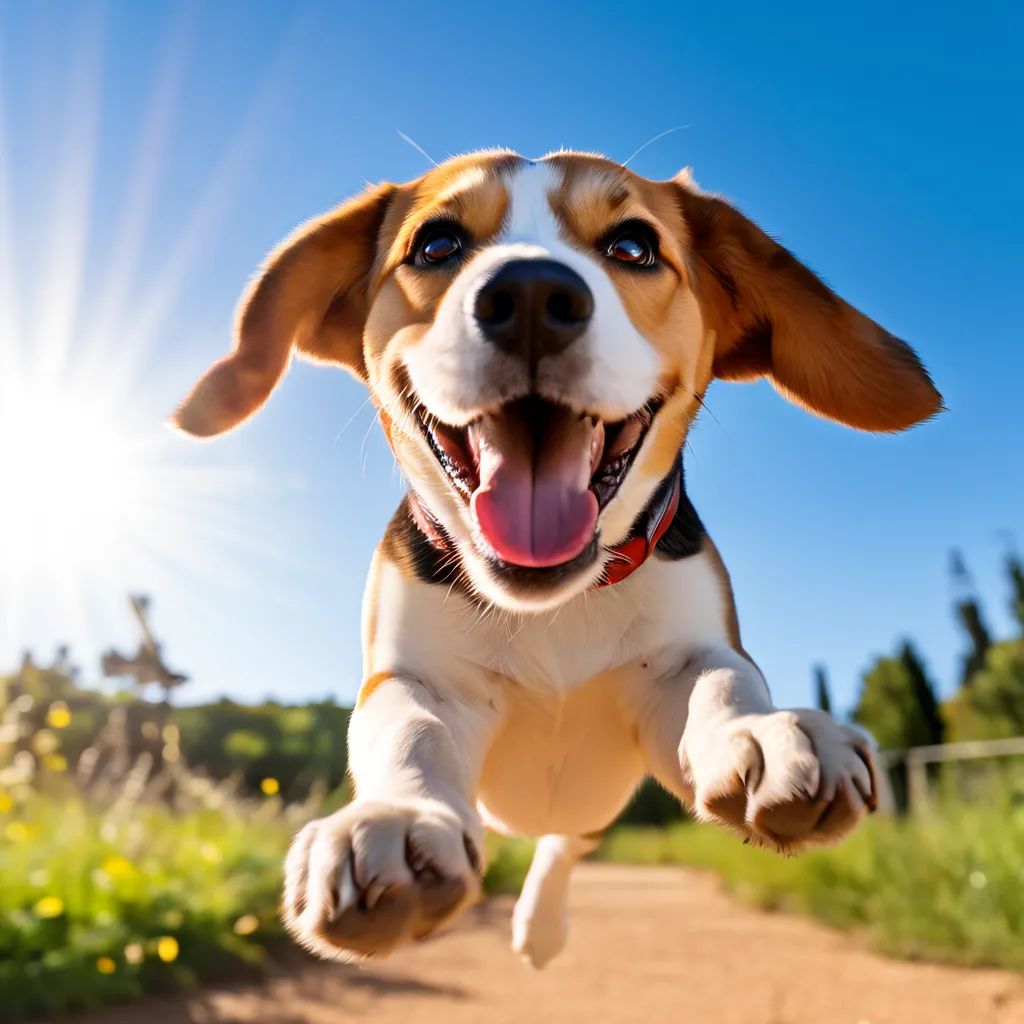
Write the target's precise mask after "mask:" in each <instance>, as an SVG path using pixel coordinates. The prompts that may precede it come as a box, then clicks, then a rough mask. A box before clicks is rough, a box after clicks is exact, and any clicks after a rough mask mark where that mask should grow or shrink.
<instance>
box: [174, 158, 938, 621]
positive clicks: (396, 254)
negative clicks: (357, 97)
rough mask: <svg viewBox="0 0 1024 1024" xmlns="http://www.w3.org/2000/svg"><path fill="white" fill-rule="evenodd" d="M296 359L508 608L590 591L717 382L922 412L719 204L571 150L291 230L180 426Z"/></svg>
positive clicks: (909, 390)
mask: <svg viewBox="0 0 1024 1024" xmlns="http://www.w3.org/2000/svg"><path fill="white" fill-rule="evenodd" d="M293 352H294V353H295V354H297V355H299V356H302V357H305V358H308V359H311V360H313V361H316V362H321V363H333V364H336V365H340V366H343V367H345V368H346V369H348V370H349V371H351V372H352V373H353V374H355V375H356V376H357V377H358V378H359V379H360V380H362V381H363V382H364V383H365V384H366V385H367V387H369V389H370V391H371V394H372V396H373V399H374V401H375V403H376V404H377V406H378V408H379V410H380V414H381V421H382V423H383V424H384V428H385V430H386V432H387V435H388V440H389V442H390V444H391V447H392V449H393V451H394V453H395V456H396V458H397V459H398V462H399V464H400V465H401V467H402V470H403V471H404V472H405V474H406V475H407V477H408V479H409V480H410V481H411V483H412V486H413V488H414V490H415V491H416V493H417V494H418V495H419V496H420V498H421V500H422V503H423V504H424V505H425V506H426V507H427V508H429V510H430V512H431V513H432V515H433V516H434V517H435V518H436V520H437V521H438V522H439V523H440V524H441V526H442V527H443V529H444V531H445V533H446V534H447V535H448V537H449V538H450V539H451V542H452V543H453V544H454V546H455V547H456V548H457V553H458V557H459V558H460V559H461V562H462V568H463V570H464V572H465V574H466V575H467V576H468V578H469V580H470V581H471V583H472V584H473V586H475V588H476V589H477V591H478V592H479V593H480V594H481V595H482V596H484V597H485V598H487V599H489V600H492V601H494V602H496V603H499V604H501V605H503V606H505V607H511V608H519V609H523V608H540V607H550V606H552V605H555V604H558V603H561V602H562V601H565V600H567V599H568V598H570V597H571V596H573V595H575V594H577V593H579V592H580V591H582V590H584V589H586V588H587V587H589V586H591V585H593V584H594V583H595V582H597V581H598V580H599V579H600V577H601V575H602V573H603V571H604V569H605V566H606V563H607V561H608V559H609V558H610V557H613V556H612V554H611V549H612V548H613V547H614V546H615V545H616V544H618V543H620V542H621V541H622V540H623V539H624V538H625V537H626V536H627V534H628V533H629V531H630V529H631V527H632V525H633V523H634V522H635V520H636V518H637V516H638V515H639V513H640V512H641V511H642V510H643V509H644V507H645V505H646V504H647V503H648V502H649V501H650V500H651V497H652V495H653V494H654V492H655V490H656V489H657V487H658V485H659V483H660V482H661V481H662V480H663V479H664V478H665V477H666V475H667V474H668V473H669V472H670V471H671V470H672V467H673V464H674V460H675V458H676V455H677V453H678V452H679V450H680V448H681V446H682V444H683V442H684V440H685V437H686V432H687V429H688V428H689V425H690V423H691V422H692V420H693V418H694V415H695V413H696V411H697V408H698V406H699V405H700V403H701V398H702V396H703V395H704V392H705V390H706V389H707V387H708V384H709V383H710V382H711V380H712V378H713V377H719V378H722V379H725V380H753V379H755V378H758V377H768V378H769V379H770V380H771V381H772V382H773V384H774V385H775V386H776V388H778V390H779V391H780V392H782V394H783V395H785V396H786V397H787V398H789V399H790V400H791V401H793V402H796V403H798V404H799V405H802V406H803V407H804V408H806V409H808V410H810V411H811V412H814V413H817V414H818V415H819V416H823V417H826V418H828V419H832V420H836V421H838V422H841V423H845V424H848V425H849V426H852V427H857V428H859V429H861V430H871V431H895V430H902V429H904V428H906V427H909V426H911V425H913V424H915V423H918V422H920V421H921V420H923V419H926V418H927V417H929V416H931V415H932V414H933V413H935V412H936V411H938V410H939V409H940V407H941V398H940V396H939V394H938V392H937V391H936V390H935V388H934V387H933V386H932V383H931V381H930V379H929V377H928V374H927V373H926V372H925V370H924V369H923V367H922V366H921V364H920V363H919V361H918V359H917V357H916V356H915V355H914V353H913V351H912V350H911V349H910V348H909V347H908V346H907V345H906V344H904V342H902V341H900V340H899V339H897V338H895V337H893V336H892V335H891V334H888V333H887V332H886V331H884V330H883V329H882V328H881V327H879V326H878V325H877V324H876V323H874V322H873V321H871V320H869V319H868V318H867V317H866V316H864V315H863V314H861V313H859V312H858V311H857V310H855V309H853V308H852V307H851V306H850V305H848V304H847V303H846V302H844V301H843V300H842V299H840V298H839V297H838V296H836V295H835V294H834V293H833V292H832V291H831V290H830V289H829V288H828V287H827V286H826V285H825V284H824V283H823V282H822V281H821V280H819V279H818V278H817V277H816V276H815V275H814V274H813V273H811V271H809V270H808V269H807V268H806V267H805V266H804V265H803V264H801V263H800V262H798V261H797V260H796V259H795V258H794V257H793V256H792V255H791V254H790V253H789V252H787V251H786V250H785V249H784V248H782V246H780V245H779V244H777V243H776V242H774V241H773V240H772V239H771V238H769V237H768V235H766V234H765V233H764V232H763V231H762V230H761V229H760V228H758V227H757V226H756V225H755V224H753V223H752V222H751V221H749V220H748V219H747V218H745V217H744V216H743V215H742V214H741V213H739V212H738V211H737V210H735V209H734V208H733V207H732V206H730V205H728V204H727V203H725V202H724V201H723V200H721V199H719V198H716V197H714V196H711V195H706V194H703V193H701V192H700V191H699V190H698V189H697V188H696V186H695V185H694V184H693V183H692V182H691V181H690V180H689V178H688V177H687V176H686V175H685V174H684V175H680V176H679V177H677V178H676V179H674V180H672V181H664V182H654V181H648V180H647V179H645V178H642V177H640V176H639V175H636V174H634V173H633V172H631V171H629V170H627V169H625V168H623V167H621V166H620V165H618V164H616V163H613V162H612V161H609V160H606V159H603V158H601V157H597V156H591V155H585V154H579V153H557V154H554V155H552V156H548V157H546V158H544V159H543V160H538V161H531V160H525V159H523V158H521V157H519V156H516V155H515V154H513V153H508V152H489V153H480V154H474V155H470V156H464V157H459V158H456V159H453V160H450V161H448V162H447V163H445V164H442V165H441V166H439V167H437V168H436V169H434V170H432V171H431V172H430V173H429V174H426V175H424V176H423V177H422V178H420V179H418V180H417V181H414V182H411V183H409V184H407V185H390V184H387V185H380V186H377V187H375V188H371V189H370V190H369V191H367V192H366V193H364V194H363V195H361V196H359V197H357V198H355V199H353V200H351V201H349V202H347V203H345V204H343V205H342V206H340V207H339V208H338V209H336V210H335V211H333V212H332V213H329V214H327V215H326V216H324V217H321V218H320V219H318V220H315V221H313V222H311V223H309V224H306V225H304V226H303V227H301V228H300V229H299V230H298V231H297V232H296V233H295V234H293V235H292V236H291V237H290V238H289V239H287V240H286V241H285V242H284V243H283V244H282V245H281V247H280V248H278V249H277V251H276V252H274V253H273V254H272V255H271V257H270V258H269V260H268V261H267V263H266V265H265V267H264V269H263V271H262V273H261V274H260V275H259V276H258V278H257V279H256V280H255V282H254V283H253V285H252V286H251V287H250V289H249V290H248V293H247V294H246V296H245V297H244V299H243V302H242V304H241V309H240V314H239V317H238V326H237V332H236V343H235V349H234V351H233V352H232V353H231V354H230V355H229V356H227V357H226V358H225V359H223V360H221V361H220V362H219V363H217V364H216V365H215V366H213V367H212V368H211V369H210V371H209V372H208V373H207V374H206V375H205V376H204V377H203V379H202V380H201V381H200V382H199V384H198V385H196V387H195V389H194V390H193V391H192V393H191V394H190V395H189V397H188V398H187V399H186V400H185V402H184V403H183V404H182V406H181V407H180V408H179V409H178V411H177V413H176V416H175V424H176V425H177V426H178V427H179V428H180V429H182V430H184V431H185V432H187V433H189V434H193V435H196V436H199V437H210V436H213V435H215V434H220V433H223V432H224V431H227V430H231V429H232V428H233V427H236V426H238V425H239V424H240V423H242V422H243V421H244V420H246V419H247V418H248V417H250V416H251V415H253V413H255V412H256V411H257V410H258V409H259V408H260V407H261V406H262V405H263V404H264V402H265V401H266V400H267V397H268V396H269V395H270V393H271V391H272V390H273V389H274V387H275V386H276V385H277V383H278V381H279V380H280V379H281V377H282V375H283V374H284V372H285V370H286V369H287V367H288V364H289V361H290V359H291V356H292V353H293Z"/></svg>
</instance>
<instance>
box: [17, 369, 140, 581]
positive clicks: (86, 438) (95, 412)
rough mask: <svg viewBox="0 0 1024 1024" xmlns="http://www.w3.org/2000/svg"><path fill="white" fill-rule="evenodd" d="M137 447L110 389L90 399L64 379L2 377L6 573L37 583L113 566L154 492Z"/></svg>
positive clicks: (131, 535)
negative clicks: (12, 379)
mask: <svg viewBox="0 0 1024 1024" xmlns="http://www.w3.org/2000/svg"><path fill="white" fill-rule="evenodd" d="M83 390H84V389H83ZM104 398H106V399H108V400H106V401H105V400H103V399H104ZM145 447H146V446H145V445H144V444H143V443H142V442H141V441H139V440H138V439H133V437H132V435H131V431H130V430H129V428H128V426H127V424H126V423H124V422H119V419H118V415H117V410H116V409H115V408H112V407H111V404H110V402H109V396H95V397H92V398H90V396H88V395H87V394H84V393H76V389H75V388H74V387H73V386H71V385H69V384H68V383H67V382H66V381H65V382H53V381H50V382H32V381H29V380H22V381H16V382H9V383H7V386H5V387H4V388H3V401H2V403H0V472H2V474H3V478H4V483H5V486H4V488H3V491H4V495H5V497H4V498H3V499H2V500H0V565H3V566H4V569H5V572H9V573H12V574H15V575H17V576H22V577H27V576H33V577H35V582H36V583H37V584H40V583H42V584H45V582H46V581H47V580H54V579H59V578H61V577H63V578H64V579H67V578H74V577H79V576H82V575H92V574H95V573H100V572H103V571H104V570H106V569H110V568H112V562H114V561H115V560H116V559H117V558H118V556H119V553H120V552H121V551H122V550H123V549H124V547H125V542H126V541H130V540H131V539H132V537H133V536H137V535H138V533H139V530H140V528H141V527H142V525H143V523H142V518H143V516H144V513H145V510H146V508H147V507H148V506H149V505H151V504H152V502H153V500H154V498H155V492H154V482H153V481H152V479H150V476H151V474H150V473H149V472H148V466H147V461H146V459H145Z"/></svg>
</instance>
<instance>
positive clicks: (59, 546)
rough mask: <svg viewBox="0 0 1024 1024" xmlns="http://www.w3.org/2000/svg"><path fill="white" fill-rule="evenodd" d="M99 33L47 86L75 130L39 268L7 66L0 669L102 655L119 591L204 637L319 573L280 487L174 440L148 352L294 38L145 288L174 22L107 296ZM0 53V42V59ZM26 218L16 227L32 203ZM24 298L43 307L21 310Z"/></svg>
mask: <svg viewBox="0 0 1024 1024" xmlns="http://www.w3.org/2000/svg"><path fill="white" fill-rule="evenodd" d="M88 27H89V32H88V33H86V36H85V38H84V40H82V39H81V38H80V35H79V37H76V38H77V41H76V43H75V45H76V47H78V49H77V50H76V54H77V56H76V59H75V60H74V61H73V62H72V63H73V67H74V70H73V72H72V73H71V74H70V75H69V76H68V77H67V79H66V80H63V79H61V78H60V76H53V75H45V76H42V78H41V81H42V83H43V85H41V86H40V88H41V89H46V88H50V87H53V83H54V82H57V83H62V84H66V85H68V86H69V87H70V88H71V89H72V90H73V95H72V96H71V98H70V101H69V102H68V103H67V111H68V112H69V115H68V116H69V117H70V118H71V123H70V125H69V132H68V135H67V137H66V138H65V139H63V140H62V139H61V138H59V137H58V139H57V149H56V152H57V153H59V154H61V156H62V158H61V160H60V161H55V160H54V153H51V152H49V151H47V152H46V153H45V158H46V159H47V160H48V161H49V162H50V165H51V166H57V167H58V170H57V171H56V172H55V174H54V176H53V177H47V176H45V175H40V177H39V189H38V191H39V193H40V196H41V200H40V202H41V206H40V209H41V210H45V211H49V212H50V213H51V214H52V218H53V223H52V225H51V234H52V237H50V238H49V239H48V243H49V244H48V245H44V246H43V248H42V251H41V252H40V253H39V254H38V256H36V253H35V252H34V251H33V249H32V247H31V245H29V246H26V250H25V251H27V252H29V253H31V258H30V259H29V260H25V259H24V255H23V253H22V252H19V249H20V248H21V247H20V244H19V241H20V240H19V238H18V231H17V230H16V225H15V224H14V223H13V221H12V218H11V216H10V215H11V213H12V212H13V210H12V202H13V200H12V198H11V196H12V189H11V184H10V181H9V178H8V175H9V171H10V164H9V152H10V151H9V149H8V146H9V144H10V141H11V140H10V139H9V137H8V135H9V133H10V131H11V124H10V122H9V121H8V120H7V118H5V116H4V115H5V109H6V108H5V102H9V93H8V92H7V91H6V90H5V88H4V86H5V78H4V75H3V72H4V66H3V64H2V63H0V667H2V666H3V665H6V664H10V663H12V662H14V661H16V659H17V658H18V657H19V654H20V650H21V647H22V645H25V644H31V645H34V646H37V647H43V648H46V647H47V646H48V645H49V646H52V644H54V643H56V642H57V641H67V642H70V643H71V644H72V645H73V646H74V647H75V648H76V649H78V650H80V651H83V652H84V653H85V656H86V657H87V658H88V657H89V656H90V654H92V655H95V653H96V652H97V651H98V646H99V645H100V644H102V643H106V642H108V641H109V640H110V638H111V636H116V635H117V632H116V630H117V622H118V621H119V619H120V616H121V605H122V602H123V597H124V593H125V592H126V591H137V590H142V591H148V590H151V589H154V588H155V589H156V590H157V592H159V593H160V595H161V598H162V600H164V601H166V602H167V604H168V606H171V607H175V608H176V609H177V610H178V614H179V617H182V616H183V617H188V616H190V615H193V614H194V615H196V616H198V618H197V620H196V621H197V626H198V628H199V629H200V632H201V627H202V625H203V621H204V619H203V615H206V616H207V618H206V620H205V621H207V622H208V621H210V616H212V615H214V614H216V613H217V611H218V602H220V601H222V600H223V597H224V595H225V594H230V593H246V594H252V593H261V594H262V596H263V597H264V598H266V599H267V600H268V603H269V604H271V605H273V604H274V603H278V604H280V605H281V606H282V607H283V606H284V605H285V603H286V601H287V599H286V597H285V596H284V595H283V594H282V593H279V592H277V591H275V590H274V589H273V588H272V587H271V585H270V584H267V583H263V582H261V581H262V580H263V579H265V578H266V576H265V574H264V573H263V572H262V569H264V568H265V567H266V566H267V565H269V564H272V565H273V566H274V568H275V569H277V570H284V571H287V572H294V573H301V574H303V575H304V576H306V577H312V576H315V575H318V574H320V573H322V572H323V568H322V567H321V566H318V565H309V564H305V563H304V562H303V561H301V560H299V559H298V558H297V557H295V554H294V551H293V549H291V548H289V547H288V546H287V543H285V544H282V540H281V538H280V537H279V536H275V537H271V536H270V532H271V527H270V525H269V524H268V522H267V520H266V519H260V517H259V516H256V515H254V510H257V509H264V508H266V507H267V503H268V498H272V497H273V496H275V495H278V494H280V491H281V481H279V480H276V479H275V480H273V481H271V480H269V479H266V478H263V477H261V475H260V474H259V473H257V472H256V471H255V470H253V469H251V468H247V467H246V465H245V464H244V463H240V461H239V456H238V455H237V453H236V454H235V455H234V457H233V458H232V457H230V456H225V457H223V458H221V457H220V456H219V455H216V456H214V459H213V460H211V453H210V450H209V449H200V448H199V447H198V446H196V447H192V446H189V445H188V444H186V443H185V442H184V441H182V440H181V439H180V438H179V437H177V436H175V435H172V434H171V433H170V432H169V431H167V430H166V429H165V427H164V425H163V413H164V411H165V410H166V409H169V408H170V406H171V402H170V400H169V398H168V396H167V395H166V394H164V393H162V391H161V380H162V377H161V374H160V373H159V372H154V362H156V357H155V352H154V346H155V344H156V343H157V342H158V341H160V340H162V338H163V336H164V332H165V330H166V327H167V324H168V322H169V315H168V314H169V312H170V311H171V310H172V307H173V306H174V305H175V303H176V301H177V299H178V297H179V296H180V294H181V291H182V289H183V288H184V287H185V286H186V284H187V281H188V275H189V274H190V273H194V272H195V266H196V265H197V263H201V260H200V259H199V257H200V256H201V255H202V249H203V247H204V246H205V245H206V243H207V240H208V239H209V238H210V236H211V233H212V232H213V231H214V230H216V227H217V225H218V224H219V223H220V220H221V219H222V218H223V216H224V215H225V213H226V212H227V211H228V210H229V209H230V202H231V199H232V196H233V193H235V192H237V189H238V186H239V182H240V181H242V180H243V179H244V177H245V175H246V172H247V169H248V167H249V166H250V164H251V163H252V161H253V158H254V156H255V154H256V152H257V146H258V145H259V144H260V142H261V141H262V137H263V135H264V129H265V127H266V121H267V117H268V115H269V111H270V107H271V104H272V103H273V102H274V101H275V100H276V99H277V98H278V97H279V95H280V94H281V92H282V89H281V86H282V84H283V82H282V79H283V75H282V73H283V71H284V69H285V67H286V65H287V63H288V61H289V60H290V59H291V58H292V57H293V56H294V55H295V54H296V53H297V50H296V47H295V40H296V36H295V35H294V33H293V34H291V35H289V36H288V37H286V39H285V40H284V42H283V43H282V45H281V47H280V48H279V51H278V57H277V59H276V60H275V62H274V63H273V64H272V66H271V68H270V69H269V71H268V73H267V74H266V75H265V76H264V79H263V83H262V87H261V88H260V89H259V90H258V91H257V94H256V96H255V98H254V99H253V101H252V103H251V104H250V106H249V111H248V115H247V117H246V118H245V119H244V122H243V124H242V126H241V128H240V129H239V131H238V133H237V135H236V136H235V138H234V139H233V140H231V141H230V142H229V143H228V145H227V147H226V149H225V151H224V152H223V154H222V155H221V157H220V160H219V162H218V164H217V167H216V169H215V172H214V174H213V176H212V179H211V180H210V182H209V184H208V185H207V186H206V187H205V189H204V190H203V191H202V193H201V195H200V196H199V198H198V202H197V204H196V205H195V206H194V208H193V213H192V215H191V217H190V218H189V219H188V220H187V221H186V223H185V225H184V227H183V228H182V229H181V230H180V231H179V232H178V234H177V236H176V237H175V239H174V240H173V242H172V245H171V247H170V254H169V256H168V258H167V260H166V261H165V264H164V268H163V273H162V274H160V275H159V276H158V278H157V279H156V281H155V283H154V284H153V285H152V286H150V287H145V288H144V287H141V283H140V282H139V280H138V268H139V266H140V263H141V256H142V254H143V248H142V247H143V246H144V245H145V244H146V236H147V232H148V225H149V224H150V223H151V221H152V218H153V216H154V214H155V209H156V204H157V203H158V201H159V188H158V186H159V183H160V180H161V174H162V171H163V166H164V164H165V161H166V158H167V154H168V152H169V140H170V128H171V124H172V121H173V115H174V109H175V104H176V97H177V84H178V82H179V81H180V80H181V77H182V75H183V73H184V72H183V68H184V60H185V56H186V45H185V44H186V41H187V34H186V32H185V29H184V28H183V27H181V24H179V25H178V30H177V32H176V33H172V38H171V39H170V40H169V42H168V43H167V44H166V45H165V47H164V48H163V51H162V52H163V56H162V58H161V60H160V61H159V62H158V70H157V72H156V76H155V79H154V87H153V92H152V98H151V100H150V102H149V104H148V120H147V127H146V128H145V129H143V131H142V133H141V139H140V143H139V146H138V149H137V159H136V160H135V161H134V163H133V166H132V168H131V170H130V172H129V175H128V180H127V182H126V186H127V187H126V188H125V190H124V191H125V197H126V198H125V204H124V207H123V214H122V217H121V218H120V220H119V221H118V220H117V219H116V218H115V223H117V224H118V225H119V226H118V231H117V233H116V236H115V238H114V239H113V245H112V248H111V251H112V253H113V258H112V259H111V260H110V263H109V265H108V267H107V270H106V274H105V276H102V277H101V280H100V282H99V288H98V289H97V287H96V286H95V283H94V281H93V279H92V276H91V275H92V274H93V271H92V270H91V268H88V267H87V266H86V265H85V254H86V252H87V251H88V246H89V244H90V241H91V240H92V236H93V233H95V232H98V231H100V230H102V226H101V225H99V224H97V223H92V222H91V208H92V204H91V200H92V195H91V192H92V176H93V167H94V164H95V161H96V158H97V148H98V142H99V135H98V130H99V110H100V98H101V97H100V78H99V66H100V65H99V61H100V57H101V56H102V49H103V46H102V44H103V40H104V32H103V23H102V22H99V21H91V22H89V25H88ZM2 42H3V40H2V39H0V43H2ZM3 54H4V50H3V49H2V47H0V61H2V59H3ZM60 99H61V97H56V102H55V97H53V96H49V95H46V96H44V97H43V100H45V102H43V103H42V104H41V106H42V110H41V111H40V113H42V114H44V115H45V118H44V119H38V120H39V122H40V123H43V121H45V123H54V122H57V123H59V119H55V118H54V117H53V116H52V115H53V109H52V108H56V107H58V106H59V101H60ZM33 184H35V183H33ZM17 212H18V214H19V219H20V218H21V217H22V213H21V206H19V207H18V211H17ZM40 222H43V223H46V218H45V217H44V216H42V215H41V214H40V212H39V211H36V210H32V211H26V212H25V214H24V223H25V224H26V225H28V224H38V223H40ZM19 256H20V257H21V259H22V261H23V262H19ZM26 267H27V269H26ZM87 271H88V275H89V276H88V277H87ZM33 289H34V291H33ZM25 294H31V295H32V296H33V298H36V297H38V302H31V303H27V304H26V303H25V302H18V303H15V302H14V301H13V299H14V298H15V297H16V296H23V295H25ZM254 556H258V557H254ZM196 581H199V582H198V585H193V584H196Z"/></svg>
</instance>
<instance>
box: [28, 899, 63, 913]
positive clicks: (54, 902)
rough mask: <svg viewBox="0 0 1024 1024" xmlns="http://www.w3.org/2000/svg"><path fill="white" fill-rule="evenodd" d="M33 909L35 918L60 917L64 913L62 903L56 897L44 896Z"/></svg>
mask: <svg viewBox="0 0 1024 1024" xmlns="http://www.w3.org/2000/svg"><path fill="white" fill-rule="evenodd" d="M34 909H35V912H36V917H60V915H61V914H63V913H64V902H63V900H61V899H58V897H56V896H44V897H43V898H42V899H41V900H40V901H39V902H38V903H37V904H36V905H35V908H34Z"/></svg>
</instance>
